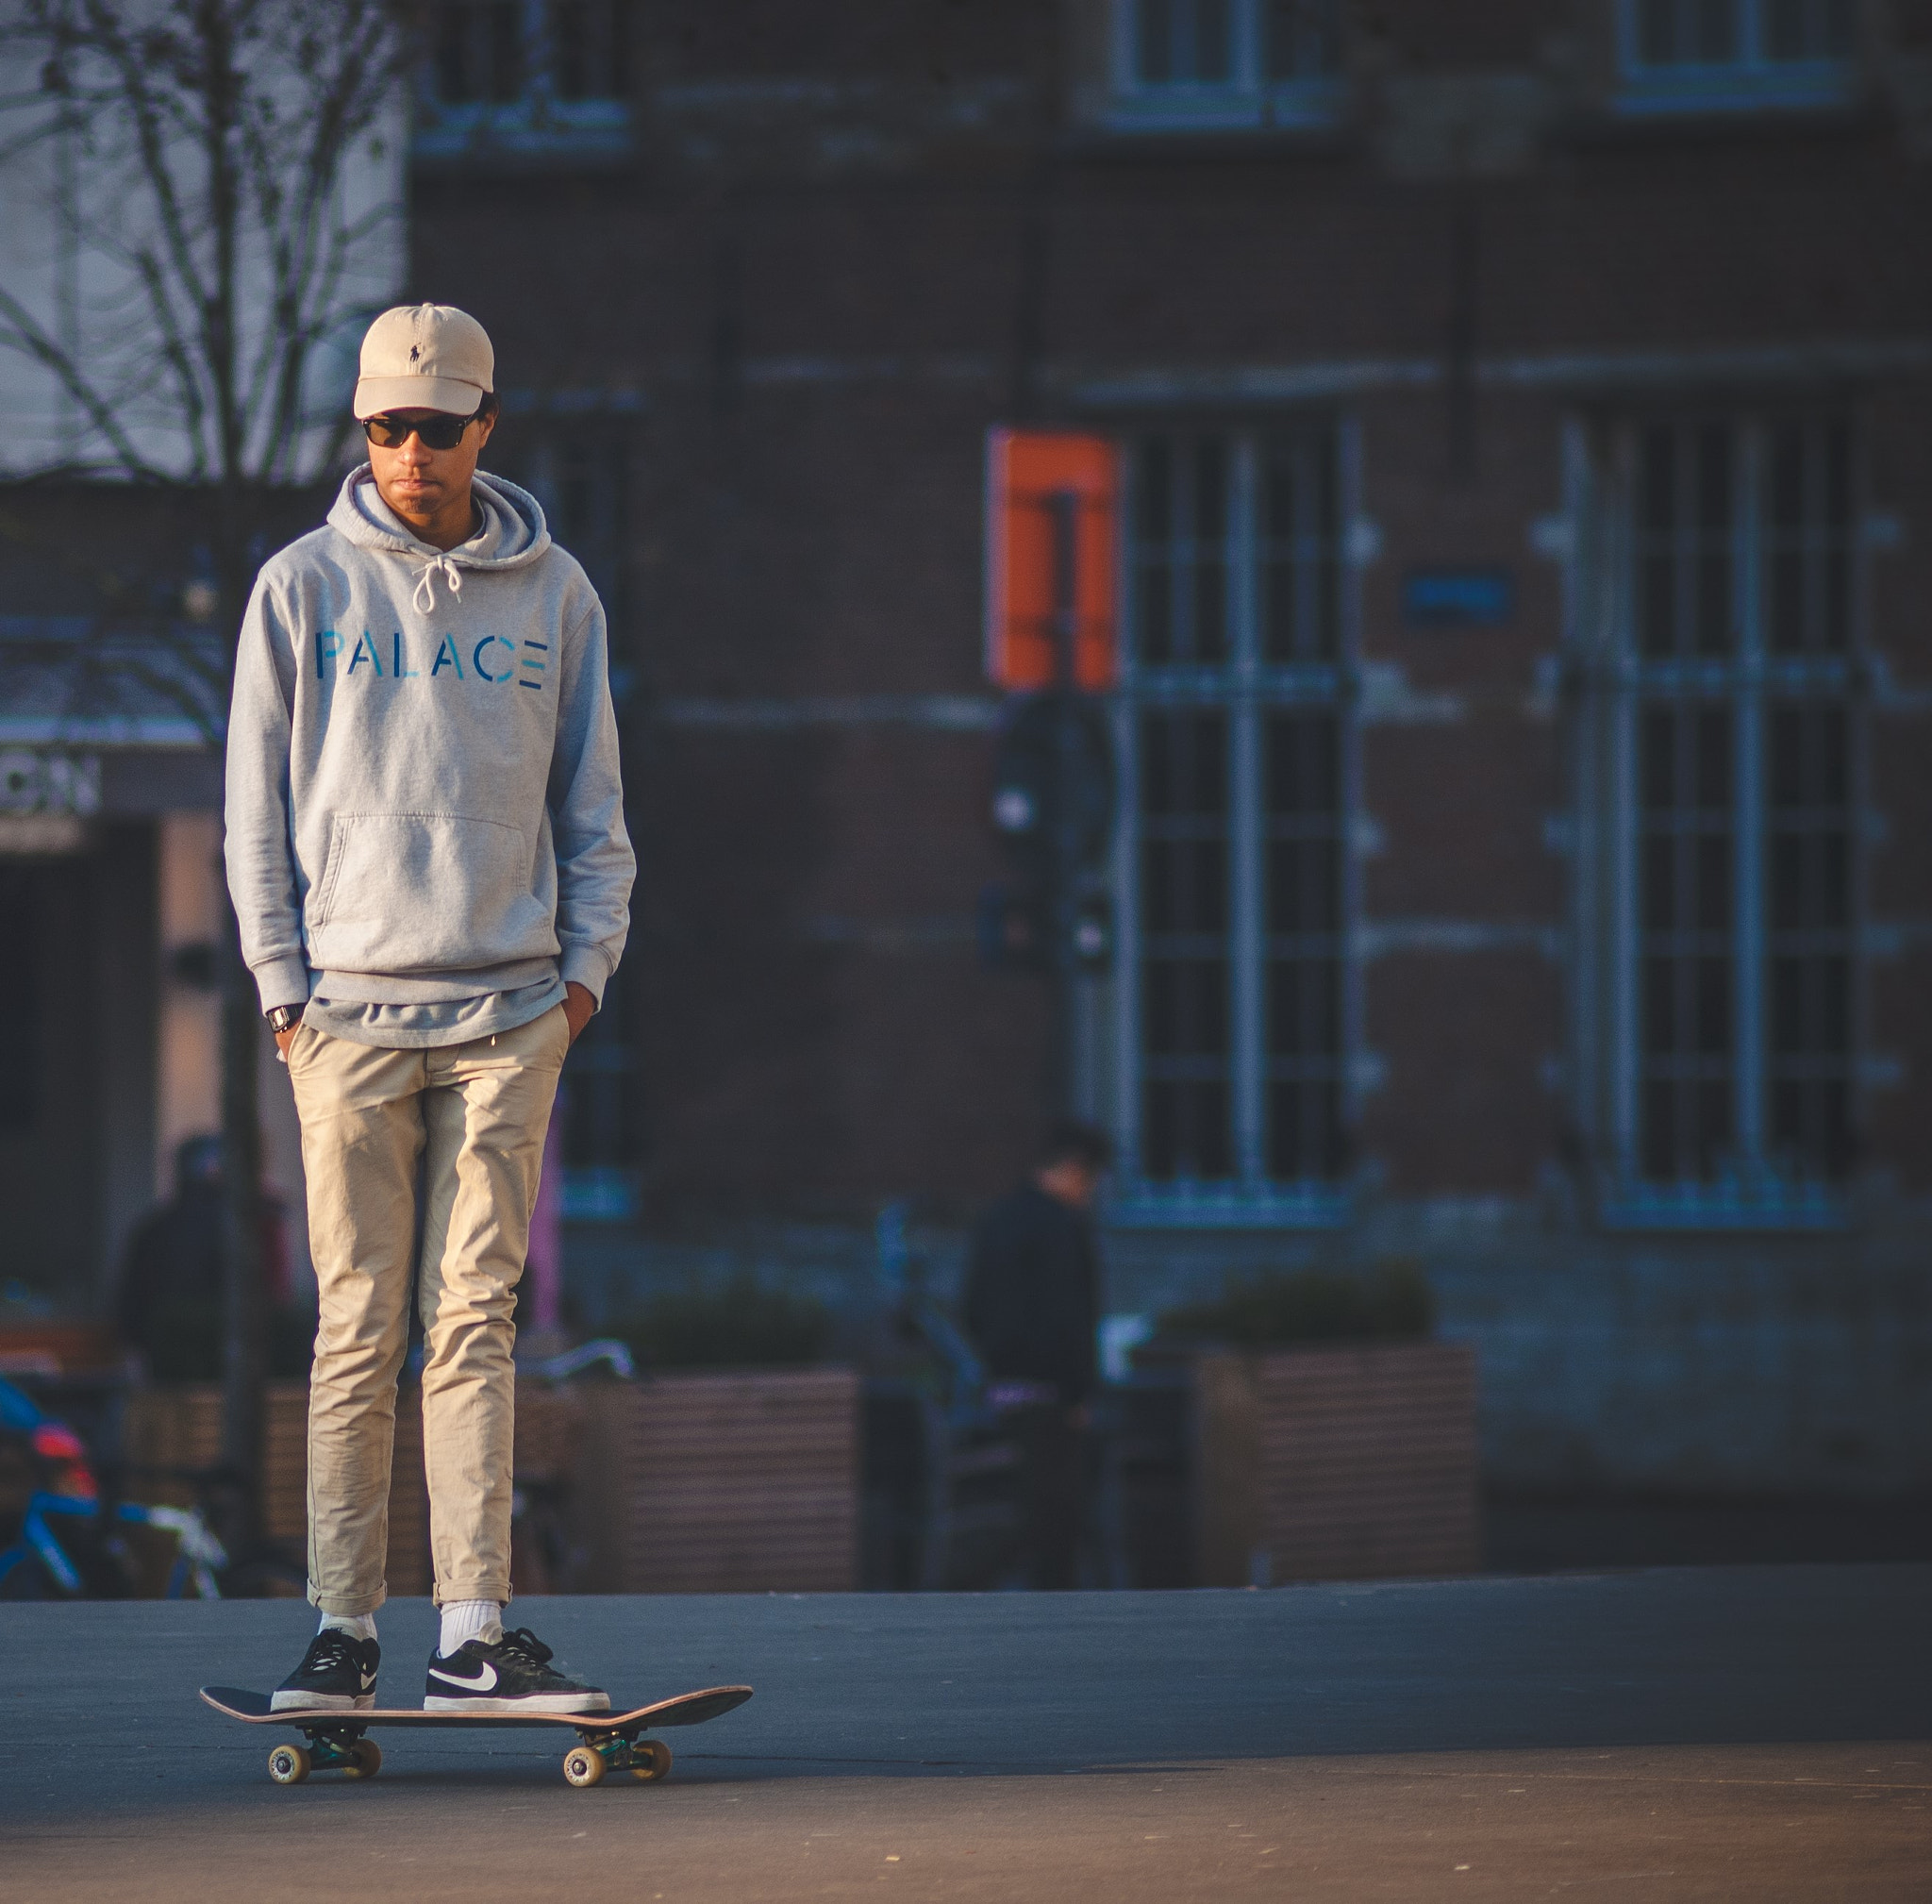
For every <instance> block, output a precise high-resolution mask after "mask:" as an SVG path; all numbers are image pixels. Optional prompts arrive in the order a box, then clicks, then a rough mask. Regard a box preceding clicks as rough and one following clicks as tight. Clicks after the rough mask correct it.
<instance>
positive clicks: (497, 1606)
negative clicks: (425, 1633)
mask: <svg viewBox="0 0 1932 1904" xmlns="http://www.w3.org/2000/svg"><path fill="white" fill-rule="evenodd" d="M502 1614H503V1607H502V1604H501V1603H500V1602H499V1601H496V1600H445V1601H444V1602H443V1606H442V1641H441V1645H438V1647H437V1649H436V1650H437V1652H438V1653H440V1654H441V1656H442V1658H444V1659H445V1660H446V1659H448V1658H449V1656H450V1655H451V1654H452V1653H454V1652H455V1651H456V1649H457V1648H458V1646H460V1645H463V1644H464V1643H465V1642H466V1641H469V1640H481V1641H483V1642H484V1643H485V1644H486V1645H491V1646H493V1645H495V1644H496V1643H497V1641H499V1640H500V1639H502V1638H503V1619H502Z"/></svg>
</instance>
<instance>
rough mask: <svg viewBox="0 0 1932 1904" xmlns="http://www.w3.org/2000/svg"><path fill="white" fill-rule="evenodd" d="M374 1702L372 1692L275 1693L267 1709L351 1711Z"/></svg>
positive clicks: (371, 1704)
mask: <svg viewBox="0 0 1932 1904" xmlns="http://www.w3.org/2000/svg"><path fill="white" fill-rule="evenodd" d="M373 1705H375V1694H374V1693H373V1692H370V1693H360V1694H357V1695H350V1694H348V1693H277V1694H276V1695H275V1696H274V1697H273V1698H272V1699H270V1701H269V1702H268V1709H269V1711H270V1712H356V1711H358V1710H360V1709H362V1708H365V1707H369V1706H373Z"/></svg>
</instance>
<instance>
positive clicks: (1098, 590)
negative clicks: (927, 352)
mask: <svg viewBox="0 0 1932 1904" xmlns="http://www.w3.org/2000/svg"><path fill="white" fill-rule="evenodd" d="M1120 488H1121V485H1120V452H1119V450H1118V449H1117V448H1116V447H1115V445H1114V444H1113V443H1111V442H1110V441H1109V440H1108V438H1106V437H1099V436H1075V435H1071V434H1068V433H1064V432H1061V431H1048V430H1020V429H995V430H992V431H991V432H990V433H989V434H988V437H987V446H986V671H987V674H988V675H989V676H991V678H992V679H993V680H994V681H996V682H997V683H998V684H999V685H1000V686H1001V687H1003V688H1008V689H1012V690H1014V691H1016V692H1031V691H1034V690H1038V689H1041V688H1050V687H1052V686H1053V685H1054V678H1055V673H1056V669H1055V643H1054V621H1055V614H1056V610H1057V608H1058V599H1059V597H1058V588H1059V577H1058V560H1059V558H1058V547H1059V543H1060V533H1059V530H1058V521H1057V515H1058V507H1059V506H1058V503H1057V500H1056V499H1057V498H1058V497H1059V496H1062V495H1070V496H1072V497H1073V498H1074V504H1073V509H1074V534H1073V537H1072V544H1073V548H1074V603H1073V606H1074V678H1075V683H1076V685H1077V686H1079V687H1081V688H1083V689H1085V690H1086V691H1087V692H1088V693H1099V692H1100V691H1102V690H1104V689H1107V688H1110V687H1112V685H1113V684H1114V680H1115V678H1116V677H1117V676H1118V674H1119V671H1120V641H1119V632H1118V629H1119V616H1118V613H1117V610H1116V601H1115V597H1116V593H1117V590H1116V581H1117V577H1116V575H1115V564H1116V560H1117V543H1118V536H1119V521H1120Z"/></svg>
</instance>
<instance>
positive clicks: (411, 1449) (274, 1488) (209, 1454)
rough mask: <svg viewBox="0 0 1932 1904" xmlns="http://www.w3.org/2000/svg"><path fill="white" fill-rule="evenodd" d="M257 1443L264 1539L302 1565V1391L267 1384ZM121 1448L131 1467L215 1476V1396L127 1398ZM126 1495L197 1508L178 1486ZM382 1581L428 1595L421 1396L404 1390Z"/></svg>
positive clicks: (189, 1390)
mask: <svg viewBox="0 0 1932 1904" xmlns="http://www.w3.org/2000/svg"><path fill="white" fill-rule="evenodd" d="M263 1442H264V1445H263V1449H262V1454H263V1475H262V1481H263V1490H262V1492H263V1502H262V1505H263V1509H264V1522H265V1525H264V1529H263V1530H264V1531H265V1532H266V1533H267V1534H268V1535H269V1537H270V1538H271V1539H273V1540H277V1541H282V1542H285V1543H287V1544H288V1545H289V1546H290V1547H291V1550H292V1551H293V1552H294V1553H295V1554H297V1555H298V1556H299V1555H301V1554H302V1553H304V1552H305V1551H306V1550H307V1547H308V1383H307V1382H301V1381H277V1382H271V1383H270V1384H269V1390H268V1425H267V1429H266V1432H265V1434H264V1437H263ZM122 1444H123V1446H124V1448H125V1453H126V1459H127V1460H128V1461H139V1462H143V1463H152V1464H153V1465H155V1466H157V1467H186V1468H201V1467H213V1466H214V1465H215V1464H216V1462H218V1461H220V1460H221V1458H222V1392H221V1390H220V1389H219V1388H217V1387H214V1386H213V1385H212V1384H208V1385H204V1384H199V1383H197V1384H194V1385H192V1386H188V1387H182V1388H154V1389H138V1390H136V1391H135V1393H134V1394H132V1395H129V1396H128V1397H127V1413H126V1417H125V1427H124V1428H123V1430H122ZM129 1493H130V1494H131V1495H133V1496H134V1497H135V1498H136V1499H138V1500H143V1501H155V1502H163V1503H165V1504H167V1505H169V1506H172V1507H192V1505H193V1503H194V1492H193V1490H192V1488H190V1487H188V1486H186V1485H184V1484H183V1483H180V1482H168V1481H161V1480H153V1481H150V1480H147V1479H144V1478H137V1479H135V1480H133V1481H132V1482H130V1484H129ZM170 1545H171V1546H172V1543H170ZM143 1558H146V1557H145V1555H144V1556H143ZM172 1558H173V1556H172V1552H170V1553H169V1554H168V1555H166V1556H165V1557H163V1558H162V1559H161V1564H160V1573H161V1579H165V1578H166V1570H167V1562H168V1561H170V1560H172ZM386 1572H387V1575H388V1579H389V1590H390V1592H391V1594H426V1593H428V1592H429V1590H430V1582H431V1575H430V1566H429V1491H428V1488H427V1487H426V1485H425V1482H424V1478H423V1391H422V1390H421V1389H420V1388H413V1387H410V1388H405V1389H403V1390H402V1391H401V1392H400V1393H399V1394H398V1395H397V1396H396V1440H395V1459H394V1464H393V1466H392V1468H391V1483H390V1495H389V1559H388V1562H387V1564H386ZM152 1585H153V1586H154V1590H155V1591H156V1592H158V1591H159V1590H160V1580H159V1579H157V1580H155V1581H153V1582H152Z"/></svg>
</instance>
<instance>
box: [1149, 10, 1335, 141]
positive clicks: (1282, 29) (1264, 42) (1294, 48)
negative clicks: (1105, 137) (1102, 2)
mask: <svg viewBox="0 0 1932 1904" xmlns="http://www.w3.org/2000/svg"><path fill="white" fill-rule="evenodd" d="M1340 15H1341V8H1340V5H1339V0H1117V8H1116V13H1115V26H1114V39H1115V45H1114V75H1115V76H1114V113H1113V116H1114V118H1115V120H1116V123H1118V124H1121V125H1172V126H1206V127H1212V126H1242V125H1246V126H1264V125H1308V124H1321V123H1324V122H1325V121H1327V120H1329V119H1331V118H1332V117H1333V116H1334V114H1335V112H1336V110H1337V108H1338V106H1339V104H1340V91H1339V83H1340V75H1341V31H1340Z"/></svg>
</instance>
